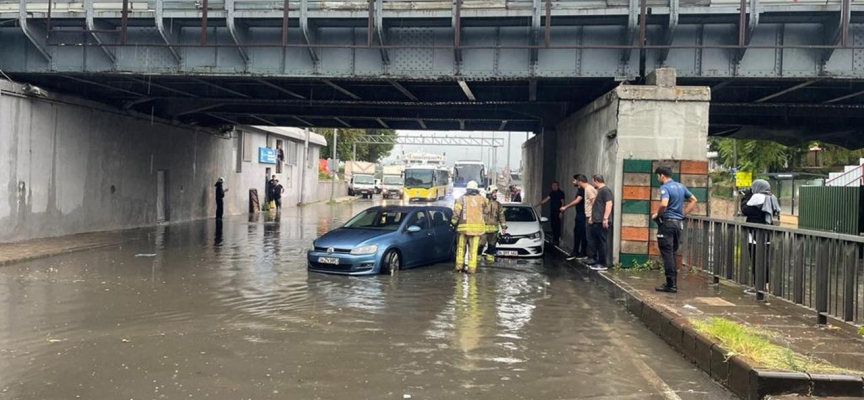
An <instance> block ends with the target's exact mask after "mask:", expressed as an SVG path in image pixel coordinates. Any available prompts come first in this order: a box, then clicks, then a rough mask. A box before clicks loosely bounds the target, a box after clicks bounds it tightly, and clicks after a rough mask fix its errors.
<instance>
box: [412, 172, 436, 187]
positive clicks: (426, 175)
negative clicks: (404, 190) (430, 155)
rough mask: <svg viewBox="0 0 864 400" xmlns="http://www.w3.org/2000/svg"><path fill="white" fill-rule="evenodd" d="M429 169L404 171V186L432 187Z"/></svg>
mask: <svg viewBox="0 0 864 400" xmlns="http://www.w3.org/2000/svg"><path fill="white" fill-rule="evenodd" d="M432 176H433V171H432V170H431V169H409V170H407V171H405V187H408V188H422V189H429V188H431V187H432Z"/></svg>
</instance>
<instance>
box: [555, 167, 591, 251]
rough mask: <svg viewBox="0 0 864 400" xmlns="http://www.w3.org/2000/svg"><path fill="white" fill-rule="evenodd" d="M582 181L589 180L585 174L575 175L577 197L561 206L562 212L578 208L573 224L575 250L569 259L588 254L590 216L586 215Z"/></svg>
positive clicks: (574, 183) (574, 182) (574, 184)
mask: <svg viewBox="0 0 864 400" xmlns="http://www.w3.org/2000/svg"><path fill="white" fill-rule="evenodd" d="M580 182H588V178H587V177H586V176H585V175H580V174H577V175H573V186H574V187H575V188H576V197H575V198H574V199H573V201H571V202H570V203H569V204H567V205H565V206H564V207H561V212H562V213H563V212H564V211H567V209H568V208H570V207H575V208H576V221H575V225H574V226H573V250H572V251H570V255H569V256H568V257H567V260H568V261H572V260H575V259H577V258H582V257H587V255H588V235H587V229H588V217H586V216H585V207H584V206H583V204H584V202H585V189H582V186H581V185H580V184H579V183H580Z"/></svg>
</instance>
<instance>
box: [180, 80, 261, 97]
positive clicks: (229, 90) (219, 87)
mask: <svg viewBox="0 0 864 400" xmlns="http://www.w3.org/2000/svg"><path fill="white" fill-rule="evenodd" d="M194 81H195V82H198V83H201V84H203V85H207V86H210V87H212V88H214V89H219V90H221V91H223V92H226V93H231V94H233V95H235V96H240V97H242V98H244V99H248V98H251V96H249V95H248V94H244V93H240V92H238V91H236V90H231V89H228V88H226V87H224V86H219V85H217V84H215V83H210V82H207V81H205V80H203V79H194Z"/></svg>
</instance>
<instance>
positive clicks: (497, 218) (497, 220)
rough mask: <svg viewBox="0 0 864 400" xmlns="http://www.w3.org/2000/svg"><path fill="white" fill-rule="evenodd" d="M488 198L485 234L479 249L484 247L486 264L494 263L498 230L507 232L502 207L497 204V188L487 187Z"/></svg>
mask: <svg viewBox="0 0 864 400" xmlns="http://www.w3.org/2000/svg"><path fill="white" fill-rule="evenodd" d="M486 193H488V196H489V208H487V209H486V216H485V220H486V234H485V235H483V240H482V241H481V243H480V247H483V246H485V247H486V262H487V263H493V262H495V247H496V244H498V231H499V229H501V230H503V231H505V232H506V231H507V219H505V218H504V206H502V205H501V203H499V202H498V188H496V187H494V186H489V188H487V189H486Z"/></svg>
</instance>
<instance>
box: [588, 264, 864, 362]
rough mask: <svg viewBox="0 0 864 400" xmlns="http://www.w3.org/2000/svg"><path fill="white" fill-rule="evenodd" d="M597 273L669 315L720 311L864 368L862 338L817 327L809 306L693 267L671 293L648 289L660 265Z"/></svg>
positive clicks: (804, 349)
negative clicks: (750, 290) (761, 294)
mask: <svg viewBox="0 0 864 400" xmlns="http://www.w3.org/2000/svg"><path fill="white" fill-rule="evenodd" d="M603 274H605V275H607V276H608V277H610V278H612V279H613V280H615V281H616V282H618V283H619V284H620V285H622V286H623V287H625V288H627V289H629V290H632V291H633V292H634V293H635V294H637V295H638V297H639V298H641V299H643V301H645V302H650V303H652V304H656V305H658V306H660V307H662V308H663V309H665V310H667V311H669V312H671V313H673V314H674V315H675V316H678V317H685V318H687V319H688V320H693V319H706V318H709V317H721V318H725V319H728V320H731V321H734V322H738V323H741V324H744V325H747V326H752V327H756V328H759V329H761V330H766V331H769V332H772V333H776V336H774V337H772V338H771V341H772V342H773V343H775V344H777V345H780V346H782V347H787V348H789V349H791V350H793V351H795V352H798V353H801V354H804V355H806V356H812V357H816V358H819V359H822V360H824V361H826V362H828V363H829V364H832V365H834V366H836V367H840V368H843V369H848V370H853V371H864V338H862V337H860V336H857V335H855V334H854V333H852V332H850V331H847V330H844V329H841V328H840V327H833V326H830V325H829V326H827V327H819V326H818V325H816V312H815V311H810V310H807V309H805V308H803V307H800V306H796V305H794V304H791V303H788V302H786V301H784V300H782V299H778V298H774V297H771V296H768V297H767V301H765V302H760V301H756V297H755V296H751V295H748V294H745V293H744V288H743V287H742V286H739V285H736V284H731V283H726V282H722V283H721V284H719V285H712V284H710V277H707V276H705V275H702V274H698V273H686V272H685V273H681V274H679V276H678V293H676V294H668V293H659V292H656V291H654V287H655V286H657V285H658V284H659V283H661V282H662V281H663V279H664V278H663V274H662V272H660V271H640V272H630V271H626V270H617V271H608V272H604V273H603Z"/></svg>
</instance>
